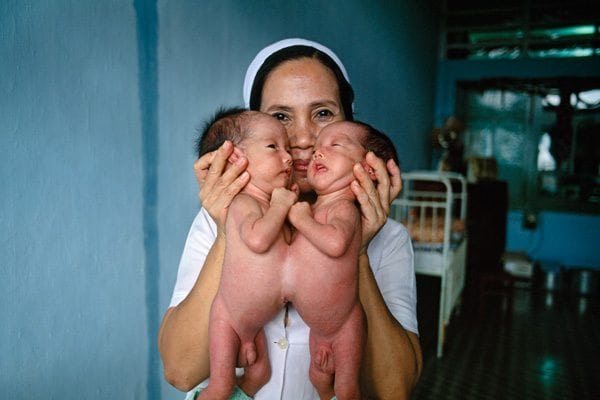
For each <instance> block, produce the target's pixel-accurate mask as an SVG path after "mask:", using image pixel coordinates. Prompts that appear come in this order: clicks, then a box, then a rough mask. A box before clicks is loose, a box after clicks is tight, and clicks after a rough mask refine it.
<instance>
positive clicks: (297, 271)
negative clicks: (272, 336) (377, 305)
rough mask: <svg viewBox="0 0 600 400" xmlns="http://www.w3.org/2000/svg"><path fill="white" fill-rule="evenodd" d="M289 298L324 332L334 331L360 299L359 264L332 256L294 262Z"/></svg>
mask: <svg viewBox="0 0 600 400" xmlns="http://www.w3.org/2000/svg"><path fill="white" fill-rule="evenodd" d="M293 270H294V274H293V278H292V285H293V290H292V291H291V292H292V293H291V295H290V296H289V297H290V300H291V301H292V303H293V304H294V307H296V309H297V310H298V313H299V314H300V316H301V317H302V319H304V321H305V322H306V324H307V325H308V326H309V327H310V328H311V329H312V330H318V331H320V332H322V333H323V334H329V333H333V332H335V331H336V330H337V329H338V328H339V327H340V326H341V325H343V323H344V322H345V321H346V319H347V318H348V315H349V313H350V312H351V310H352V309H353V307H354V306H355V304H356V303H357V301H358V285H357V279H358V277H357V272H358V269H357V266H356V265H354V264H352V263H350V265H348V263H347V262H345V263H344V262H342V263H340V264H336V263H332V262H331V260H327V261H322V262H315V260H313V262H312V263H307V262H302V263H295V264H294V266H293Z"/></svg>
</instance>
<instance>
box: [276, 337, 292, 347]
mask: <svg viewBox="0 0 600 400" xmlns="http://www.w3.org/2000/svg"><path fill="white" fill-rule="evenodd" d="M276 343H277V346H279V348H280V349H281V350H285V349H287V348H288V346H289V345H290V342H288V340H287V339H286V338H284V337H283V338H281V339H279V340H278V341H277V342H276Z"/></svg>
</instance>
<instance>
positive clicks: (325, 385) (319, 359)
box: [308, 330, 334, 400]
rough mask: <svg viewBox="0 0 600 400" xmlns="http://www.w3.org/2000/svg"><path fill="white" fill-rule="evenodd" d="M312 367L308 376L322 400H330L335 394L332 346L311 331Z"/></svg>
mask: <svg viewBox="0 0 600 400" xmlns="http://www.w3.org/2000/svg"><path fill="white" fill-rule="evenodd" d="M309 347H310V367H309V369H308V376H309V378H310V382H311V383H312V384H313V386H314V387H315V389H316V390H317V393H318V394H319V398H320V399H321V400H329V399H331V398H332V397H333V396H334V393H333V376H334V375H333V372H334V359H333V353H332V350H331V345H330V343H329V342H328V341H326V340H325V339H324V338H322V337H318V336H317V335H315V334H314V333H313V331H312V330H311V332H310V335H309Z"/></svg>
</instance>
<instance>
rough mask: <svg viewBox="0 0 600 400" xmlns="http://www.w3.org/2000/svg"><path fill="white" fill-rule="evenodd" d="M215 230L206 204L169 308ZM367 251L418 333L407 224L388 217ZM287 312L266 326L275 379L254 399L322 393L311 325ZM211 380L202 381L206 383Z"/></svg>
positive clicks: (401, 315)
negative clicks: (315, 379) (314, 380)
mask: <svg viewBox="0 0 600 400" xmlns="http://www.w3.org/2000/svg"><path fill="white" fill-rule="evenodd" d="M216 234H217V227H216V224H215V222H214V221H213V220H212V218H211V217H210V215H208V212H207V211H206V210H205V209H204V208H202V209H201V210H200V212H199V213H198V215H197V216H196V218H195V219H194V222H193V223H192V227H191V228H190V232H189V234H188V237H187V240H186V242H185V247H184V249H183V254H182V256H181V261H180V263H179V271H178V272H177V282H176V283H175V289H174V290H173V296H172V298H171V304H170V307H174V306H176V305H178V304H179V303H180V302H181V301H182V300H183V299H185V297H186V296H187V295H188V294H189V293H190V291H191V290H192V287H193V286H194V284H195V283H196V279H197V278H198V275H199V273H200V270H201V269H202V266H203V264H204V260H205V258H206V255H207V254H208V251H209V250H210V248H211V246H212V244H213V242H214V240H215V238H216ZM368 255H369V263H370V265H371V269H372V270H373V274H374V275H375V280H376V281H377V285H379V290H380V291H381V294H382V295H383V298H384V299H385V303H386V305H387V307H388V308H389V310H390V312H391V313H392V315H394V317H395V318H396V319H397V320H398V321H399V322H400V324H401V325H402V326H403V327H404V328H405V329H406V330H408V331H411V332H415V333H418V326H417V296H416V281H415V270H414V264H413V261H414V257H413V249H412V244H411V241H410V237H409V235H408V232H407V230H406V228H404V226H402V225H401V224H399V223H398V222H396V221H394V220H391V219H389V218H388V220H387V222H386V224H385V225H384V226H383V227H382V228H381V230H380V231H379V233H378V234H377V235H376V236H375V237H374V238H373V240H371V243H370V244H369V248H368ZM284 315H285V310H284V309H282V310H281V311H280V313H279V314H278V315H277V316H276V317H275V318H274V319H273V320H271V321H270V322H269V323H268V324H267V325H266V326H265V327H264V330H265V334H266V337H267V345H268V350H269V359H270V361H271V369H272V374H271V380H270V381H269V382H268V383H267V384H266V385H265V386H263V387H262V388H261V390H260V391H259V392H258V393H257V394H256V396H255V397H254V398H255V399H256V400H263V399H264V400H273V399H298V400H316V399H318V398H319V397H318V395H317V392H316V391H315V389H314V388H313V386H312V384H311V383H310V380H309V379H308V367H309V363H310V355H309V350H308V333H309V328H308V326H307V325H306V324H305V323H304V321H303V320H302V319H301V318H300V315H298V312H297V311H296V310H295V309H294V308H293V307H289V314H288V325H287V326H284V324H283V320H284ZM206 383H207V382H206V381H205V382H203V383H202V384H200V386H206ZM190 393H191V392H190Z"/></svg>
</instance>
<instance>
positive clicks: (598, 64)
mask: <svg viewBox="0 0 600 400" xmlns="http://www.w3.org/2000/svg"><path fill="white" fill-rule="evenodd" d="M558 76H600V59H599V58H598V57H595V58H569V59H519V60H480V61H444V62H440V64H439V68H438V83H437V86H436V93H437V94H436V108H435V110H436V111H435V117H434V118H435V121H436V124H438V125H439V124H441V123H442V122H443V120H444V118H445V117H447V116H448V115H453V114H454V111H455V108H454V106H455V104H454V101H455V95H456V84H457V82H459V81H464V80H479V79H482V78H494V77H518V78H543V77H558ZM522 225H523V215H522V211H520V210H511V211H509V215H508V220H507V238H506V240H507V250H510V251H526V252H527V253H528V254H529V255H530V256H531V257H532V259H534V260H536V261H543V262H546V261H550V262H553V263H559V264H561V265H562V266H563V267H566V268H574V267H587V268H595V269H600V253H599V252H598V251H596V250H597V248H596V247H597V242H598V239H597V238H598V237H600V217H598V216H594V215H583V214H579V213H577V211H576V210H573V212H572V213H557V212H546V211H542V212H540V214H539V223H538V226H537V228H536V229H534V230H524V229H523V227H522Z"/></svg>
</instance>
